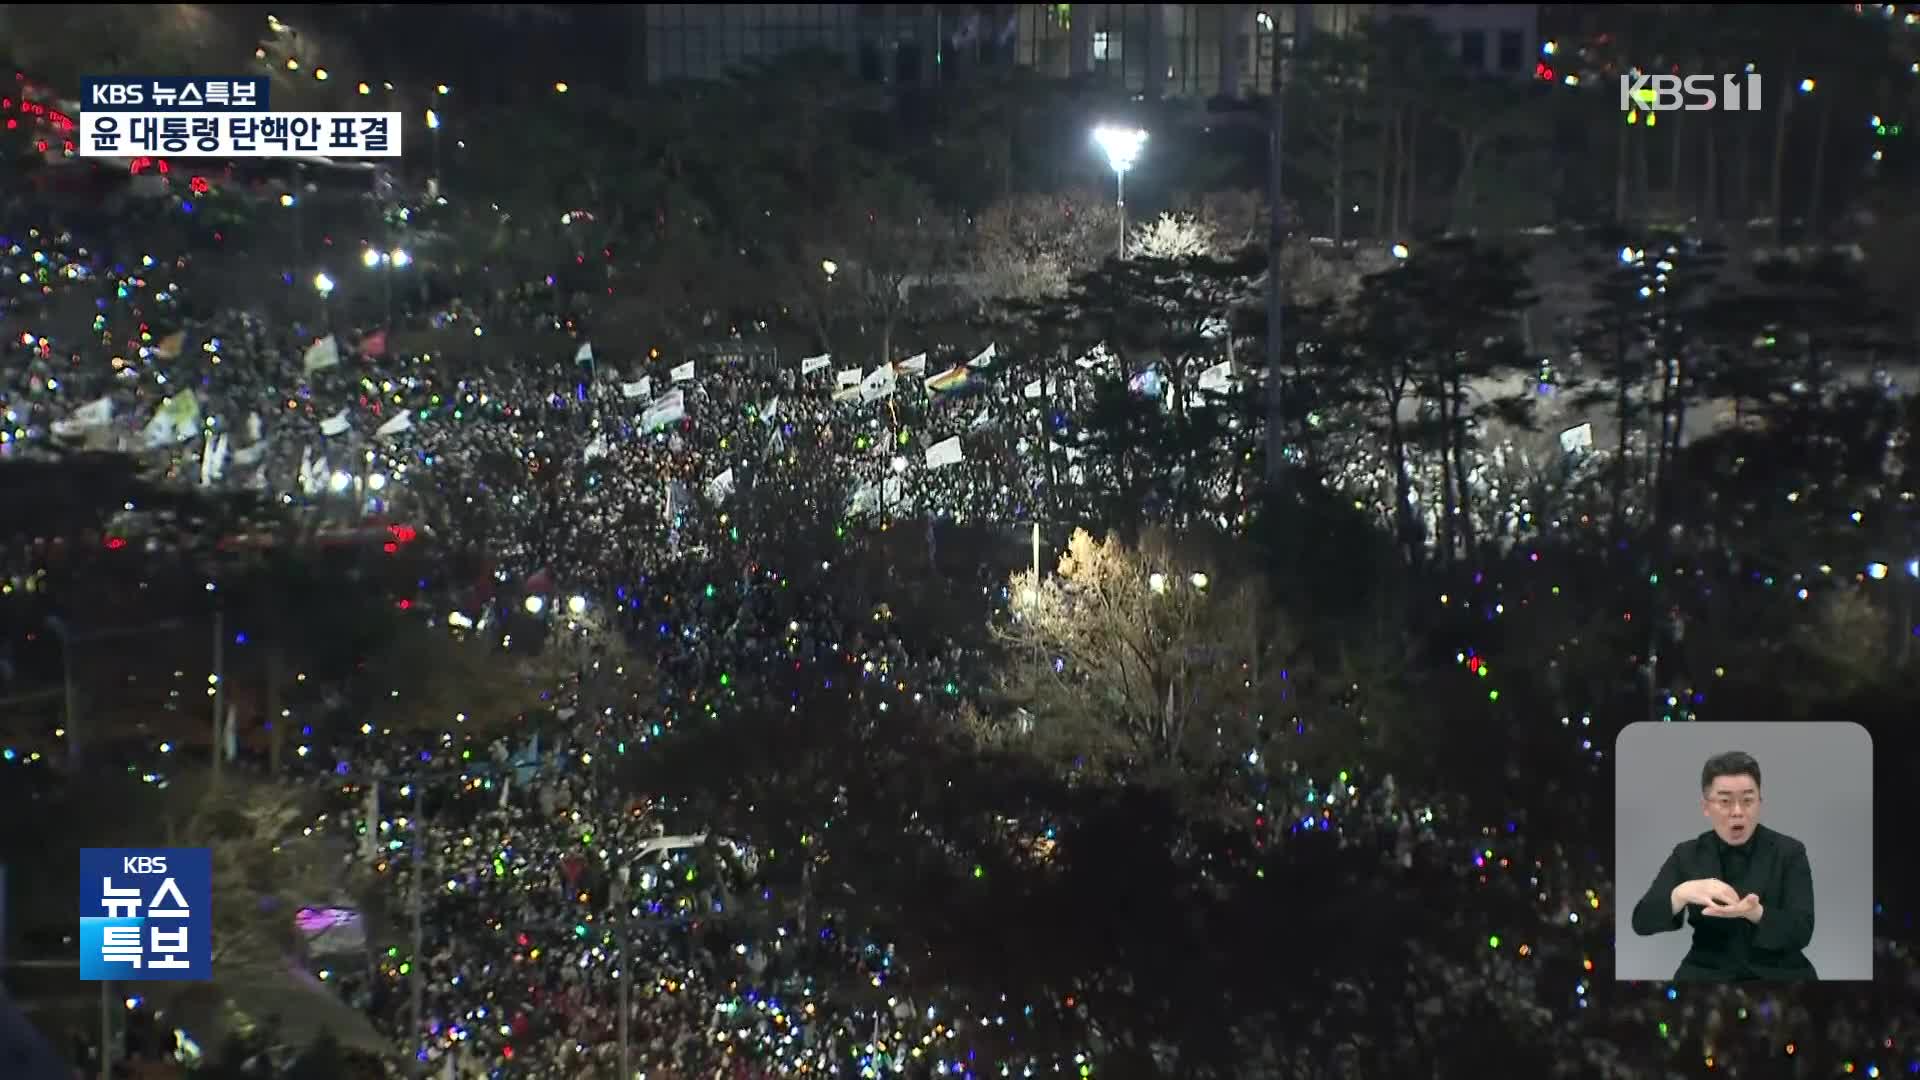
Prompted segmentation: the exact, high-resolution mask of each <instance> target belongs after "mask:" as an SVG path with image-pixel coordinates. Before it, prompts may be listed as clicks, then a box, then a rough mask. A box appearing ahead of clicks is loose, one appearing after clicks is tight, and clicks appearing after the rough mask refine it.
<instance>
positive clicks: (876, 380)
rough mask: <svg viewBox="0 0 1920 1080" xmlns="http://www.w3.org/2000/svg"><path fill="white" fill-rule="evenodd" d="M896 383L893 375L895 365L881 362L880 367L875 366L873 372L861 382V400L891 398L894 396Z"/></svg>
mask: <svg viewBox="0 0 1920 1080" xmlns="http://www.w3.org/2000/svg"><path fill="white" fill-rule="evenodd" d="M896 385H897V384H896V382H895V381H894V376H893V365H891V364H881V365H880V366H879V367H877V368H874V369H873V371H872V373H871V374H869V375H868V376H867V377H866V379H865V380H864V381H863V382H861V384H860V400H861V401H879V400H881V399H882V398H890V397H892V396H893V391H894V387H895V386H896Z"/></svg>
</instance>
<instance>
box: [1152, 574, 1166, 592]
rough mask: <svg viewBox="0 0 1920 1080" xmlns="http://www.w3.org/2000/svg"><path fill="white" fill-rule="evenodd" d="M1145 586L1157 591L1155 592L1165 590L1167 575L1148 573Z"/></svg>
mask: <svg viewBox="0 0 1920 1080" xmlns="http://www.w3.org/2000/svg"><path fill="white" fill-rule="evenodd" d="M1147 588H1149V589H1152V590H1153V591H1154V592H1157V593H1163V592H1166V591H1167V575H1165V574H1148V575H1147Z"/></svg>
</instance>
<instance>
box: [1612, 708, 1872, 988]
mask: <svg viewBox="0 0 1920 1080" xmlns="http://www.w3.org/2000/svg"><path fill="white" fill-rule="evenodd" d="M1727 750H1745V751H1746V752H1747V753H1749V754H1752V755H1753V756H1754V758H1755V760H1757V761H1759V762H1760V797H1761V806H1760V823H1761V824H1763V825H1766V826H1768V827H1770V828H1772V829H1775V830H1778V831H1779V832H1783V833H1786V834H1787V835H1788V836H1791V837H1793V838H1794V839H1796V840H1798V841H1800V842H1801V843H1803V844H1805V845H1806V846H1807V861H1808V862H1809V863H1811V864H1812V866H1813V896H1814V919H1813V943H1812V944H1811V945H1809V946H1808V947H1807V950H1806V953H1807V959H1808V960H1810V961H1812V962H1813V966H1814V969H1815V970H1816V971H1818V972H1819V973H1820V981H1822V982H1834V981H1840V980H1863V979H1871V978H1873V737H1872V736H1870V735H1868V734H1867V729H1865V728H1863V727H1861V726H1860V725H1859V724H1854V723H1843V722H1839V721H1827V722H1811V723H1798V722H1796V723H1768V722H1765V721H1751V722H1748V721H1730V722H1717V721H1700V722H1695V723H1680V724H1663V723H1657V722H1654V721H1645V720H1643V721H1641V722H1639V723H1635V724H1628V725H1627V726H1626V728H1625V729H1624V730H1622V731H1621V732H1620V738H1619V741H1618V742H1616V743H1615V744H1614V751H1613V764H1614V782H1613V783H1614V804H1613V827H1614V834H1613V866H1614V903H1613V933H1614V954H1613V973H1614V978H1615V979H1653V980H1658V981H1661V982H1664V981H1666V980H1668V979H1671V978H1673V973H1674V971H1675V970H1676V969H1678V968H1679V967H1680V960H1681V958H1682V957H1684V956H1686V955H1687V948H1688V946H1690V945H1691V944H1692V943H1693V928H1692V927H1691V926H1683V927H1681V928H1680V929H1679V930H1677V931H1674V932H1673V933H1670V934H1656V935H1654V936H1653V937H1641V936H1639V935H1638V934H1635V933H1634V932H1633V925H1632V921H1631V915H1632V912H1633V905H1634V904H1636V903H1638V902H1639V900H1640V896H1641V894H1642V893H1644V892H1646V890H1647V886H1648V885H1650V884H1652V883H1653V877H1654V875H1655V874H1657V873H1659V871H1660V864H1661V863H1662V862H1664V861H1665V860H1666V857H1667V856H1668V855H1669V854H1671V853H1672V851H1673V846H1674V845H1675V844H1678V843H1680V842H1681V841H1682V840H1686V839H1690V838H1692V837H1695V836H1698V835H1700V834H1701V833H1703V832H1706V831H1707V830H1708V829H1710V828H1712V827H1713V826H1712V824H1711V823H1710V822H1708V821H1707V819H1706V817H1705V815H1703V814H1702V813H1701V812H1700V767H1701V766H1702V765H1705V764H1706V762H1707V759H1708V758H1710V757H1712V756H1713V755H1715V754H1718V753H1722V752H1724V751H1727Z"/></svg>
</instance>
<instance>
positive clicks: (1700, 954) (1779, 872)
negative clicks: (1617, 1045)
mask: <svg viewBox="0 0 1920 1080" xmlns="http://www.w3.org/2000/svg"><path fill="white" fill-rule="evenodd" d="M1741 854H1744V855H1745V859H1744V860H1742V859H1741V858H1740V857H1739V856H1740V855H1741ZM1742 861H1744V862H1745V865H1744V866H1741V865H1740V864H1741V862H1742ZM1698 878H1719V879H1720V880H1721V881H1724V882H1726V883H1727V884H1728V885H1731V886H1733V888H1734V889H1735V891H1737V892H1739V893H1740V895H1742V896H1745V895H1746V894H1748V893H1756V894H1758V895H1759V897H1760V905H1761V909H1762V913H1761V916H1760V921H1759V922H1757V923H1754V922H1748V921H1747V920H1746V919H1738V918H1734V919H1729V918H1720V917H1717V916H1710V915H1706V914H1703V913H1702V909H1701V907H1700V905H1698V904H1689V905H1687V906H1686V907H1684V908H1682V909H1681V910H1680V913H1679V914H1677V915H1676V914H1674V913H1673V907H1672V900H1671V899H1670V897H1671V896H1672V894H1673V889H1674V886H1676V885H1679V884H1680V883H1681V882H1683V881H1693V880H1695V879H1698ZM1689 921H1690V922H1692V923H1693V948H1691V949H1689V950H1688V951H1687V956H1686V959H1684V960H1682V961H1681V962H1680V970H1679V971H1677V972H1675V973H1674V976H1673V977H1674V980H1675V981H1676V982H1681V981H1696V982H1735V981H1767V982H1799V981H1810V980H1814V979H1817V978H1819V975H1817V974H1816V973H1815V972H1814V969H1813V965H1812V964H1811V963H1808V961H1807V957H1806V954H1805V953H1803V952H1801V950H1802V949H1805V948H1806V947H1807V943H1808V942H1810V941H1812V940H1813V870H1812V868H1811V867H1810V866H1809V865H1808V863H1807V848H1806V845H1805V844H1802V843H1801V842H1800V841H1798V840H1795V839H1794V838H1793V837H1791V836H1788V835H1786V834H1784V833H1778V832H1775V831H1773V830H1772V829H1769V828H1767V827H1766V826H1765V825H1756V826H1754V832H1753V839H1751V840H1748V841H1747V842H1746V843H1745V844H1744V845H1742V846H1741V847H1740V848H1739V849H1730V848H1729V847H1728V845H1727V844H1726V843H1724V842H1723V841H1721V839H1720V838H1719V837H1718V836H1716V835H1714V833H1713V831H1712V830H1708V831H1706V832H1704V833H1701V834H1700V835H1699V836H1696V837H1694V838H1693V839H1691V840H1687V841H1684V842H1682V843H1680V844H1676V845H1675V846H1674V849H1673V853H1672V854H1671V855H1668V856H1667V861H1666V862H1664V863H1662V864H1661V866H1660V872H1659V873H1658V874H1656V875H1655V876H1654V879H1653V884H1652V885H1650V886H1648V887H1647V893H1646V895H1645V896H1642V897H1641V898H1640V902H1639V903H1638V904H1635V905H1634V906H1633V932H1634V933H1636V934H1640V935H1642V936H1647V935H1652V934H1663V933H1666V932H1668V931H1670V930H1678V929H1680V927H1681V925H1682V923H1684V922H1689Z"/></svg>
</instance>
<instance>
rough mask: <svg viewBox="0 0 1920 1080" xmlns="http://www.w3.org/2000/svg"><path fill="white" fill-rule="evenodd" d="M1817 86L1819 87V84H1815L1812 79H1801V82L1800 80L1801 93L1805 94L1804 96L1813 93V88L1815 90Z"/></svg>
mask: <svg viewBox="0 0 1920 1080" xmlns="http://www.w3.org/2000/svg"><path fill="white" fill-rule="evenodd" d="M1816 85H1818V84H1817V83H1815V82H1814V81H1813V80H1812V79H1801V80H1800V92H1801V93H1803V94H1811V93H1813V88H1814V87H1815V86H1816Z"/></svg>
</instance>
